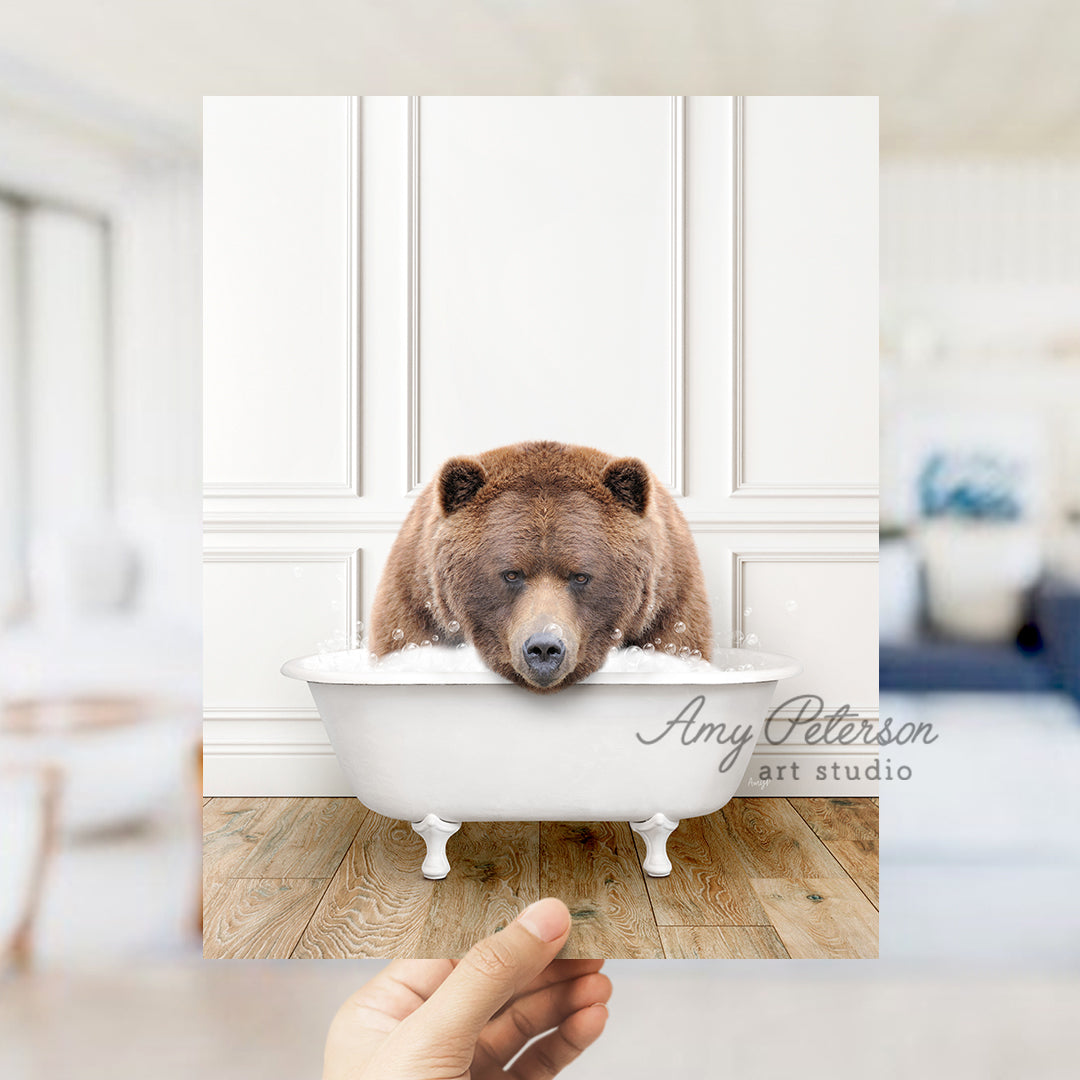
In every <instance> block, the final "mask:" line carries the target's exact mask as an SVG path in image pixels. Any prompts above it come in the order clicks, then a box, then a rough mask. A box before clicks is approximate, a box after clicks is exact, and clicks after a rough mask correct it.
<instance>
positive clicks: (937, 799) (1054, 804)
mask: <svg viewBox="0 0 1080 1080" xmlns="http://www.w3.org/2000/svg"><path fill="white" fill-rule="evenodd" d="M882 715H883V716H892V717H893V718H894V721H895V722H896V723H897V724H900V723H906V722H908V721H911V722H920V721H922V722H929V723H932V724H933V727H934V733H935V735H937V736H938V738H937V741H936V742H934V743H933V744H932V745H929V746H925V747H922V748H921V749H915V748H902V747H893V748H882V751H881V758H882V761H883V762H884V760H885V759H886V758H891V759H892V762H893V764H894V766H895V765H898V764H899V763H901V762H906V763H908V764H909V765H910V766H911V768H912V772H913V775H912V778H911V779H910V780H908V781H895V782H893V783H891V784H890V783H883V784H882V788H881V814H880V820H881V826H880V827H881V894H882V904H881V955H882V957H896V958H903V959H905V960H909V961H925V962H928V963H935V964H938V963H948V962H952V961H955V962H957V963H979V964H989V963H995V962H1007V963H1009V964H1012V965H1014V966H1020V967H1023V968H1026V969H1028V970H1032V969H1037V970H1053V969H1065V970H1073V971H1080V903H1078V902H1077V897H1078V896H1080V709H1078V708H1077V705H1076V703H1075V702H1074V701H1072V700H1071V699H1070V698H1067V697H1065V696H1064V695H1055V694H1027V695H1024V694H926V695H893V694H887V695H882Z"/></svg>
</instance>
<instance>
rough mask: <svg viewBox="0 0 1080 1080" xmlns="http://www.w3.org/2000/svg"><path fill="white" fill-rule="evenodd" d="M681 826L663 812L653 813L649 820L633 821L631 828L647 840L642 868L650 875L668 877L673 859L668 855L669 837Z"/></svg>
mask: <svg viewBox="0 0 1080 1080" xmlns="http://www.w3.org/2000/svg"><path fill="white" fill-rule="evenodd" d="M678 827H679V823H678V822H677V821H672V820H671V818H669V817H664V815H663V814H653V816H652V817H651V818H649V820H648V821H631V822H630V828H631V829H633V830H634V832H636V833H639V834H640V835H641V836H642V837H643V838H644V840H645V861H644V862H643V863H642V864H641V867H642V869H643V870H644V871H645V873H646V874H648V875H649V877H667V876H668V874H670V873H671V860H670V859H669V858H668V857H667V842H668V837H669V836H670V835H671V834H672V833H673V832H674V831H675V830H676V829H677V828H678Z"/></svg>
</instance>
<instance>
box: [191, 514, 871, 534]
mask: <svg viewBox="0 0 1080 1080" xmlns="http://www.w3.org/2000/svg"><path fill="white" fill-rule="evenodd" d="M407 513H408V512H407V511H404V512H396V511H392V510H388V511H364V510H360V511H350V512H348V513H342V514H320V515H318V516H310V515H307V514H304V513H303V512H301V511H292V512H288V511H276V510H254V511H242V512H241V511H237V512H223V513H213V512H208V513H207V514H206V515H205V516H204V518H203V530H204V532H207V533H234V532H241V533H266V532H269V533H273V532H282V533H284V532H304V533H307V532H310V533H336V532H342V533H396V532H397V531H398V530H399V529H400V528H401V526H402V525H403V524H404V523H405V518H406V516H407ZM685 517H686V521H687V524H688V525H689V526H690V529H691V531H693V532H700V533H712V532H785V533H787V532H853V533H877V531H878V519H877V516H876V515H869V514H832V515H829V516H827V517H825V516H822V515H821V514H813V515H810V514H806V515H798V514H783V515H779V514H778V515H776V516H775V517H762V516H758V517H747V516H745V515H730V514H723V513H717V514H711V513H698V514H694V513H685Z"/></svg>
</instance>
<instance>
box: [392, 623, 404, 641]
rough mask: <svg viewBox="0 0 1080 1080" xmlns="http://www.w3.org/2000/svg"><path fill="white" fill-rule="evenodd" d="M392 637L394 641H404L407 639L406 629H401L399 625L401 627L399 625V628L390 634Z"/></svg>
mask: <svg viewBox="0 0 1080 1080" xmlns="http://www.w3.org/2000/svg"><path fill="white" fill-rule="evenodd" d="M390 637H391V638H392V639H393V640H394V641H404V640H405V631H404V630H402V629H401V627H400V626H399V627H398V628H397V629H396V630H395V631H394V632H393V633H392V634H391V635H390Z"/></svg>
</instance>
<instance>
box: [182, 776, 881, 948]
mask: <svg viewBox="0 0 1080 1080" xmlns="http://www.w3.org/2000/svg"><path fill="white" fill-rule="evenodd" d="M203 819H204V829H205V845H204V894H203V905H204V911H205V914H206V924H205V950H206V955H207V956H208V957H229V958H234V957H235V958H240V957H243V958H259V957H264V958H265V957H279V956H285V955H292V956H295V957H311V958H315V957H333V958H345V957H379V958H388V957H399V956H400V957H457V956H461V955H462V954H463V953H464V952H466V951H467V950H468V949H469V948H470V947H471V946H472V945H473V944H475V942H476V941H478V940H479V939H480V938H482V937H484V936H486V935H487V934H490V933H492V932H494V931H495V930H497V929H499V928H501V927H503V926H505V925H506V924H507V923H508V922H509V921H510V920H511V919H513V918H514V917H515V916H516V915H517V914H518V913H519V912H520V911H521V910H522V909H523V908H525V907H526V906H527V905H528V904H530V903H531V902H532V901H533V900H536V899H538V898H539V897H540V896H546V895H554V896H559V897H561V898H562V899H563V900H564V901H565V902H566V903H567V905H568V907H569V908H570V910H571V912H572V914H573V918H574V923H573V930H572V933H571V937H570V940H569V941H568V943H567V946H566V948H565V949H564V951H563V955H564V956H574V957H580V956H586V957H608V958H640V957H657V958H659V957H663V956H665V955H666V956H668V957H672V958H675V957H685V958H700V959H709V958H718V959H719V958H732V957H734V958H738V957H746V958H751V957H752V958H765V957H782V956H785V955H788V954H790V955H791V956H792V957H796V958H803V957H805V958H812V957H831V956H837V957H851V956H872V955H874V954H875V953H876V951H877V912H876V910H875V909H876V906H877V902H878V883H877V853H878V846H877V836H876V825H877V807H876V805H875V804H874V803H873V800H870V799H859V800H845V799H818V800H803V799H793V800H786V799H757V798H754V799H736V800H733V801H732V802H731V803H729V804H728V806H727V807H725V808H724V810H723V811H720V812H718V813H716V814H711V815H709V816H708V817H705V818H694V819H688V820H685V821H683V822H682V823H681V824H680V826H679V828H678V829H677V830H676V831H675V832H674V834H673V835H672V836H671V838H670V839H669V841H668V852H669V854H670V855H671V859H672V874H671V876H670V877H668V878H646V876H645V875H644V873H643V871H642V869H641V859H642V858H643V857H644V851H645V847H644V842H643V841H642V840H641V839H640V838H639V837H636V836H635V835H634V834H633V833H632V832H631V831H630V828H629V826H628V825H627V824H626V823H624V822H615V823H607V822H604V823H579V822H575V823H566V822H544V823H536V822H531V823H521V822H514V823H498V824H491V823H484V824H477V823H473V824H466V825H464V826H463V827H462V829H461V831H460V832H458V833H457V834H456V835H455V836H453V837H451V838H450V841H449V844H448V855H449V858H450V865H451V870H450V874H449V876H448V877H447V878H446V879H445V880H444V881H439V882H431V881H427V880H425V879H424V878H423V876H422V874H421V872H420V864H421V862H422V861H423V856H424V843H423V841H422V840H421V839H420V837H419V836H417V835H416V833H414V832H413V830H412V828H411V826H410V825H409V823H408V822H402V821H391V820H388V819H386V818H382V817H380V816H379V815H377V814H374V813H369V812H367V811H365V810H364V808H363V807H362V806H360V804H359V803H358V802H356V801H355V800H352V799H266V798H255V799H252V798H220V797H215V798H211V799H210V800H209V801H208V802H207V803H206V804H205V806H204V807H203ZM814 897H817V899H814Z"/></svg>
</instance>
